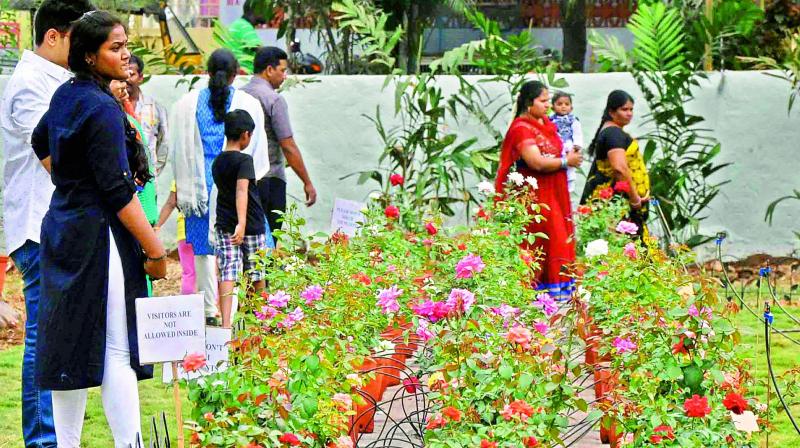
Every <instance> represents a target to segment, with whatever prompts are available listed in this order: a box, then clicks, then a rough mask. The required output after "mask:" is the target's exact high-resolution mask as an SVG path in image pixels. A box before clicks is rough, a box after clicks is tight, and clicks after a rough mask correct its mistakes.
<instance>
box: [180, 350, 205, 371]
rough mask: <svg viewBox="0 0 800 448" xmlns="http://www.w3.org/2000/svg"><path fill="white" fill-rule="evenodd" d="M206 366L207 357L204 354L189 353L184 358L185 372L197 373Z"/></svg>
mask: <svg viewBox="0 0 800 448" xmlns="http://www.w3.org/2000/svg"><path fill="white" fill-rule="evenodd" d="M205 366H206V355H205V354H204V353H189V354H188V355H186V357H184V358H183V370H185V371H187V372H196V371H198V370H200V369H202V368H203V367H205Z"/></svg>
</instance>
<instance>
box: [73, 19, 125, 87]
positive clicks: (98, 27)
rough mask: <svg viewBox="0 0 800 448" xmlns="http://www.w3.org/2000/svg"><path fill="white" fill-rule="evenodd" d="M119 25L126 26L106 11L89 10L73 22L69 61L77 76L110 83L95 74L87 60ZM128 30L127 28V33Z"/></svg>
mask: <svg viewBox="0 0 800 448" xmlns="http://www.w3.org/2000/svg"><path fill="white" fill-rule="evenodd" d="M119 25H122V27H123V28H125V24H123V23H122V21H121V20H120V19H118V18H117V17H115V16H114V15H113V14H111V13H109V12H106V11H89V12H87V13H86V14H84V15H82V16H81V17H80V18H79V19H78V20H76V21H75V22H73V24H72V34H70V38H69V41H70V44H69V56H68V57H67V63H68V64H69V69H70V70H72V73H75V76H76V77H78V78H81V79H94V80H96V81H98V82H100V83H101V84H107V83H108V80H105V79H100V78H99V77H98V76H97V75H96V74H95V71H94V68H93V67H92V66H91V65H89V62H88V61H87V56H88V55H90V54H96V53H97V52H98V51H100V46H101V45H103V43H104V42H105V41H106V40H108V35H109V34H111V30H113V29H114V28H115V27H117V26H119ZM127 31H128V30H127V28H125V32H126V33H127ZM106 88H108V86H106Z"/></svg>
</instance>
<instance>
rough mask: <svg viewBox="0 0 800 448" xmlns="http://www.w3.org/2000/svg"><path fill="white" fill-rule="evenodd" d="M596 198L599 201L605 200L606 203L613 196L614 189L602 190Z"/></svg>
mask: <svg viewBox="0 0 800 448" xmlns="http://www.w3.org/2000/svg"><path fill="white" fill-rule="evenodd" d="M597 196H598V197H599V198H600V199H605V200H606V201H607V200H609V199H611V197H612V196H614V189H613V188H611V187H608V188H603V189H602V190H600V191H598V192H597Z"/></svg>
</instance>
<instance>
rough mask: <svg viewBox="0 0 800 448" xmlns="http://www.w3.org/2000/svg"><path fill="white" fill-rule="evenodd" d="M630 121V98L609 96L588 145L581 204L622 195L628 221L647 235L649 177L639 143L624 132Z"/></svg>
mask: <svg viewBox="0 0 800 448" xmlns="http://www.w3.org/2000/svg"><path fill="white" fill-rule="evenodd" d="M632 118H633V98H632V97H631V96H630V95H629V94H628V93H627V92H624V91H622V90H615V91H613V92H611V93H610V94H609V95H608V101H607V102H606V108H605V110H604V111H603V118H602V120H601V122H600V127H599V128H598V129H597V133H596V134H595V136H594V139H593V140H592V143H591V145H589V154H591V155H593V156H594V161H593V162H592V167H591V169H590V170H589V175H588V176H587V178H586V186H585V187H584V190H583V195H582V196H581V204H585V203H587V202H589V201H591V200H592V199H595V198H598V197H603V198H604V199H608V198H609V197H610V196H611V195H613V194H615V193H616V194H622V195H625V196H626V197H627V198H628V201H629V202H630V206H631V210H630V214H629V216H628V218H629V220H630V221H632V222H634V223H635V224H636V225H638V226H639V232H640V234H641V235H646V232H647V229H646V227H645V224H646V223H647V213H648V208H647V205H648V202H649V195H650V176H649V174H648V173H647V167H646V166H645V163H644V158H643V157H642V154H641V152H640V151H639V143H638V142H637V141H636V139H635V138H633V137H631V136H630V135H629V134H628V133H627V132H625V130H624V127H625V126H626V125H628V124H629V123H630V122H631V119H632Z"/></svg>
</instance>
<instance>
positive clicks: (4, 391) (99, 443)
mask: <svg viewBox="0 0 800 448" xmlns="http://www.w3.org/2000/svg"><path fill="white" fill-rule="evenodd" d="M21 365H22V346H16V347H12V348H9V349H6V350H3V351H0V384H1V385H2V387H0V448H11V447H14V448H17V447H21V446H23V445H22V433H21V430H20V404H19V402H20V369H21ZM139 397H140V400H141V412H142V426H143V432H144V434H145V439H144V441H145V446H148V442H149V437H148V435H149V434H150V417H151V416H154V415H157V416H159V419H160V416H161V411H164V412H166V413H167V423H168V424H169V429H170V436H171V438H172V443H171V445H172V446H177V444H176V442H175V439H176V433H175V427H176V422H175V408H174V405H173V404H172V387H171V386H170V385H165V384H163V383H162V382H161V372H160V369H156V378H154V379H152V380H148V381H142V382H139ZM188 408H189V403H188V402H187V401H186V400H184V404H183V414H184V418H188V411H189V409H188ZM159 421H160V420H159ZM159 426H161V425H159ZM162 437H163V431H162ZM111 441H112V438H111V431H110V430H109V429H108V423H107V422H106V417H105V414H104V413H103V404H102V402H101V401H100V388H94V389H92V390H91V391H90V392H89V401H88V403H87V405H86V419H85V422H84V425H83V440H82V444H81V446H82V447H83V448H108V447H109V446H112V445H113V444H112V443H111ZM187 441H188V434H187ZM162 446H163V444H162ZM187 446H188V445H187Z"/></svg>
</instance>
